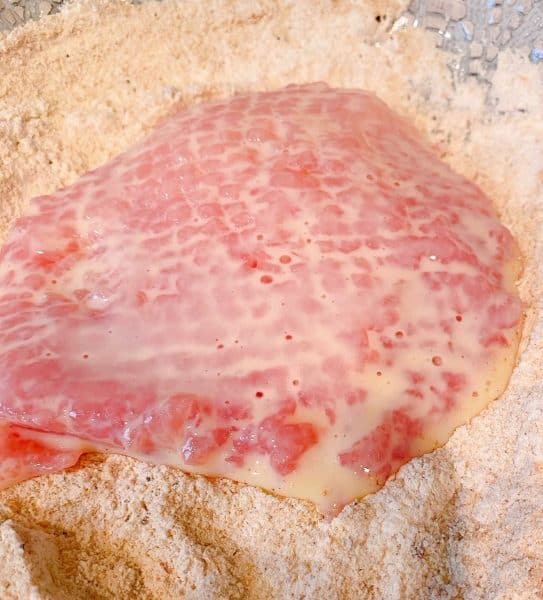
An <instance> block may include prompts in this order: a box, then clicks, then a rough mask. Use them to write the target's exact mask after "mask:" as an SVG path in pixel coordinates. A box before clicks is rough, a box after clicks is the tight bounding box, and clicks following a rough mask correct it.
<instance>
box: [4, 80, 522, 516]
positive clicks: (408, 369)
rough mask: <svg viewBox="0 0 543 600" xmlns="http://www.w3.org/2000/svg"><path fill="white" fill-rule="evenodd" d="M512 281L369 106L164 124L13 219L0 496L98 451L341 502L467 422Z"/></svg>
mask: <svg viewBox="0 0 543 600" xmlns="http://www.w3.org/2000/svg"><path fill="white" fill-rule="evenodd" d="M515 261H518V255H517V250H516V247H515V245H514V243H513V241H512V238H511V236H510V234H509V232H508V231H507V230H506V229H505V228H504V227H502V226H501V225H500V223H499V222H498V220H497V217H496V215H495V213H494V211H493V209H492V206H491V203H490V201H489V200H488V198H486V197H485V196H484V195H483V194H482V192H481V191H480V190H479V189H478V188H477V187H476V186H474V185H473V184H471V183H469V182H468V181H466V180H465V179H464V178H462V177H460V176H459V175H457V174H455V173H453V172H452V171H451V170H450V169H449V168H448V167H447V166H446V165H444V164H443V163H441V162H440V161H439V160H438V159H437V158H436V157H435V156H434V155H433V153H432V151H431V150H430V149H429V148H428V147H427V146H426V145H425V144H424V143H423V142H422V141H421V140H420V139H419V138H418V136H417V134H416V133H415V132H414V131H412V130H411V128H410V127H409V126H408V125H407V124H406V123H405V122H404V121H403V120H401V119H400V118H399V117H398V116H396V115H395V114H393V113H392V112H391V111H390V110H389V109H388V108H387V107H386V106H385V105H384V104H383V103H382V102H381V101H379V100H378V99H377V98H375V97H374V96H373V95H372V94H369V93H365V92H361V91H351V90H333V89H330V88H328V87H327V86H325V85H322V84H315V85H309V86H290V87H288V88H286V89H283V90H280V91H277V92H272V93H252V94H245V95H239V96H236V97H234V98H233V99H231V100H227V101H223V102H217V103H215V104H207V105H201V106H197V107H195V108H193V109H191V110H188V111H185V112H180V113H179V114H177V115H174V116H173V117H171V118H169V119H167V120H166V121H165V122H163V123H162V124H161V125H160V126H159V127H157V128H156V129H155V130H154V131H153V132H152V134H151V135H150V136H149V137H147V139H146V140H144V141H143V142H142V143H140V144H139V145H138V146H136V147H134V148H133V149H132V150H130V151H128V152H126V153H125V154H123V155H121V156H119V157H118V158H116V159H115V160H113V161H112V162H110V163H109V164H107V165H105V166H103V167H101V168H99V169H97V170H95V171H93V172H91V173H89V174H87V175H85V176H84V177H83V178H81V179H80V180H79V181H78V182H77V183H75V184H74V185H72V186H69V187H68V188H66V189H63V190H61V191H58V192H56V193H55V194H52V195H49V196H42V197H39V198H35V199H34V200H32V201H31V203H30V206H29V208H28V210H27V211H26V214H25V215H24V216H23V217H21V218H20V219H19V220H18V221H17V223H16V225H15V227H14V229H13V231H12V233H11V235H10V236H9V238H8V240H7V243H6V245H5V246H4V248H3V250H2V253H1V262H0V399H1V400H0V419H2V420H3V421H4V422H6V423H9V424H12V426H16V428H15V429H13V427H11V428H10V427H9V426H6V427H7V429H5V430H6V432H7V434H6V435H7V438H6V440H7V441H6V442H4V443H3V444H2V446H1V447H2V451H3V453H4V455H5V457H8V458H9V461H8V462H9V463H10V465H11V466H10V468H9V469H4V473H1V474H0V484H6V485H7V484H8V483H10V482H11V481H17V480H20V479H22V478H24V477H26V476H31V475H33V474H37V473H40V472H43V471H47V470H50V469H61V468H62V467H64V466H66V465H67V464H71V463H73V462H75V460H76V457H77V455H78V454H79V453H80V452H81V451H83V449H86V450H88V449H93V448H94V449H98V450H99V449H113V450H114V451H118V452H121V453H124V454H129V455H132V456H136V457H140V458H145V459H148V460H151V461H154V462H162V463H168V464H173V465H178V466H181V467H182V468H184V469H186V470H189V471H193V472H198V473H204V474H211V475H223V476H226V477H232V478H234V479H237V480H241V481H246V482H251V483H256V484H258V485H263V486H264V487H267V488H268V489H272V490H276V491H278V492H279V493H282V494H287V495H295V496H301V497H306V498H310V499H312V500H314V501H315V502H317V503H319V504H320V505H321V506H324V508H325V509H326V508H327V503H330V504H333V503H338V504H343V503H346V502H348V501H349V500H351V499H352V498H353V497H356V496H357V495H361V494H363V493H365V492H366V491H368V490H369V489H374V488H372V487H371V486H375V485H377V484H376V482H378V483H379V484H380V483H382V481H383V480H384V479H385V478H386V477H388V476H389V475H390V474H391V473H393V472H394V471H396V470H397V469H398V468H399V466H400V465H401V464H403V463H404V462H406V461H407V460H409V459H410V458H411V457H412V456H414V455H418V454H421V453H423V452H425V451H427V450H429V449H431V448H433V447H435V445H436V444H437V443H442V442H444V441H445V439H446V435H448V434H449V433H450V432H451V431H452V429H454V427H456V426H457V425H458V424H460V423H461V422H463V421H465V420H466V419H467V418H469V417H470V416H472V415H473V414H474V413H476V412H477V411H478V410H480V408H481V406H480V403H478V402H477V400H476V398H477V397H478V396H479V395H481V396H484V394H485V390H484V389H483V388H484V386H485V385H486V384H485V383H484V382H485V381H486V380H488V373H489V365H491V364H492V362H493V361H495V360H496V359H497V357H499V356H502V354H500V353H503V352H504V351H505V350H506V349H508V348H511V347H512V345H513V343H514V340H515V334H516V328H517V327H518V324H519V319H520V303H519V301H518V298H517V297H516V295H515V293H514V291H513V288H512V286H511V285H510V279H511V276H510V273H511V269H512V268H513V267H512V266H511V265H515V264H516V262H515ZM508 273H509V277H508ZM19 429H21V430H27V431H29V432H31V431H33V432H48V433H51V434H57V435H56V436H53V437H52V438H51V439H52V440H53V441H49V442H48V444H49V445H47V444H46V445H45V446H43V448H44V450H43V451H42V450H41V449H40V446H39V442H33V444H32V445H30V446H29V442H28V438H27V439H25V438H24V435H23V437H22V438H21V440H22V441H21V443H20V444H19V445H18V443H17V441H16V440H17V439H18V438H17V436H15V438H14V437H13V436H14V433H13V432H14V431H19ZM28 435H30V436H31V433H29V434H28ZM36 435H37V436H38V437H39V434H38V433H36ZM62 436H69V439H71V440H73V439H76V440H81V445H80V447H79V449H77V448H76V446H77V444H75V445H72V446H70V448H71V449H68V450H66V449H64V450H63V449H62V447H61V444H60V442H58V440H61V439H62ZM14 440H15V441H14ZM54 440H57V442H58V443H57V442H55V441H54ZM55 443H57V454H58V456H57V457H55V452H54V450H51V448H52V447H54V444H55ZM51 444H52V445H51ZM59 444H60V445H59ZM44 456H46V457H47V460H42V458H43V457H44ZM6 460H7V459H6V458H4V461H3V462H2V463H0V469H2V468H3V467H2V465H4V464H6ZM14 465H16V468H14ZM29 465H30V466H29ZM368 482H370V483H368ZM323 498H324V500H323Z"/></svg>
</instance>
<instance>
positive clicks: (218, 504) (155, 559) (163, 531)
mask: <svg viewBox="0 0 543 600" xmlns="http://www.w3.org/2000/svg"><path fill="white" fill-rule="evenodd" d="M376 4H378V3H376ZM376 4H375V5H373V6H374V7H375V8H374V10H375V12H373V11H371V10H369V8H368V7H369V5H368V3H365V4H364V6H365V8H363V9H362V8H356V7H353V6H352V5H351V3H349V2H341V1H340V2H334V3H332V2H324V1H322V2H319V3H315V2H310V0H304V1H302V2H298V3H297V4H296V6H295V7H292V6H289V5H287V3H283V5H282V6H283V9H282V10H280V11H278V10H277V9H275V10H272V8H273V7H274V6H276V3H275V2H263V1H262V2H247V3H243V2H235V3H234V2H227V1H222V2H214V3H212V4H211V3H206V5H207V6H204V3H196V2H184V3H180V2H169V1H167V2H166V3H163V4H161V8H160V10H158V9H157V6H156V5H154V4H147V5H144V6H142V7H132V6H128V5H126V4H117V3H112V4H85V5H79V6H78V7H74V8H72V9H71V10H70V11H69V12H68V13H67V14H65V15H64V16H59V17H51V18H48V19H46V20H44V21H42V22H40V23H39V24H36V25H34V24H33V25H29V26H27V27H26V28H24V29H21V30H18V31H16V32H14V33H12V34H10V35H9V36H7V37H6V36H5V37H4V38H0V97H1V98H2V99H3V101H2V103H1V104H0V131H1V132H2V135H1V136H0V165H1V166H0V197H1V202H2V224H3V231H4V232H5V230H6V228H7V227H8V226H9V224H10V223H11V222H12V220H13V218H14V217H15V216H16V215H18V214H19V213H20V211H21V208H22V206H23V205H24V202H25V201H26V200H28V199H29V198H30V197H31V196H33V195H36V194H39V193H47V192H50V191H53V190H54V189H56V188H58V187H60V186H62V185H65V184H67V183H69V182H72V181H74V180H75V179H76V178H77V177H78V176H79V175H80V174H82V173H83V172H85V171H86V170H88V169H89V168H91V167H94V166H97V165H98V164H100V163H103V162H105V161H106V160H107V159H109V158H111V157H112V156H114V155H115V154H117V153H118V152H119V151H121V150H122V149H124V148H125V147H127V146H128V145H129V144H131V143H132V142H134V141H135V140H136V139H138V138H140V137H141V136H142V134H143V133H144V132H145V131H147V130H148V129H149V128H150V127H151V126H152V124H153V123H154V122H155V121H156V120H157V119H158V118H159V117H160V116H162V115H163V114H165V113H166V112H168V110H170V109H171V108H172V107H173V106H174V105H175V104H178V103H180V102H185V103H191V102H193V101H197V100H198V99H201V98H209V97H214V96H217V95H218V96H225V95H228V94H230V93H232V92H234V91H236V90H242V89H272V88H276V87H280V86H282V85H285V84H287V83H290V82H294V81H295V82H306V81H313V80H326V81H327V82H328V83H330V84H332V85H346V86H357V87H365V88H369V89H371V90H374V91H375V92H377V93H378V94H379V95H380V96H381V97H382V98H383V99H384V100H385V101H386V102H387V103H388V104H389V105H390V106H392V107H393V108H394V109H396V110H397V111H399V112H400V113H401V114H404V115H406V116H408V117H410V118H412V119H413V120H414V121H415V123H416V124H417V126H418V127H419V128H420V129H421V130H422V131H423V132H425V134H426V135H427V136H428V137H429V138H430V139H431V140H432V142H434V143H435V144H436V145H437V147H438V148H439V149H440V153H441V154H442V155H443V157H444V159H445V160H447V161H448V162H450V163H451V164H452V165H453V166H454V167H455V168H456V169H457V170H459V171H461V172H462V173H464V174H466V175H468V176H469V177H472V178H474V179H475V180H476V181H477V182H478V183H479V184H480V185H481V186H482V187H483V189H484V190H485V191H486V192H487V193H488V194H490V195H491V196H492V197H493V198H494V199H495V201H496V205H497V207H498V209H499V210H500V212H501V214H502V218H503V220H504V222H505V224H506V225H508V226H509V227H510V228H511V230H512V231H513V233H514V234H515V235H516V237H517V239H518V240H519V243H520V244H521V247H522V250H523V252H524V254H525V256H526V258H527V260H526V267H525V275H524V278H523V282H522V288H521V289H522V293H523V297H524V299H525V300H526V301H531V310H530V311H529V313H528V323H529V324H530V325H531V327H532V328H531V330H528V329H527V334H526V340H525V349H524V351H523V354H522V357H521V360H520V363H519V366H518V368H517V369H516V371H515V373H514V375H513V378H512V381H511V384H510V387H509V390H508V392H506V394H505V395H504V396H503V397H502V398H501V399H500V400H499V401H497V402H496V403H494V404H493V405H492V406H491V407H490V408H489V409H488V410H486V411H485V412H484V413H483V414H482V415H481V416H480V417H477V418H476V419H474V420H473V422H472V424H471V425H469V426H466V427H462V428H461V429H459V430H458V431H457V432H456V433H455V434H454V436H453V437H452V439H451V440H450V441H449V442H448V443H447V445H446V446H445V447H444V448H443V449H441V450H438V451H436V452H434V453H433V454H431V455H429V456H427V457H424V458H422V459H419V460H415V461H412V462H411V463H410V464H408V465H407V466H406V467H404V468H402V469H401V471H400V473H399V475H398V476H397V477H396V479H395V480H393V481H389V482H388V484H387V485H386V486H385V488H384V489H383V490H381V491H380V492H379V493H377V494H375V495H374V496H371V497H368V498H366V500H364V501H360V502H357V503H354V504H352V505H350V506H349V507H347V508H346V509H345V510H344V511H343V513H342V514H341V515H340V516H339V517H338V518H336V519H335V520H334V521H332V522H326V521H322V520H321V518H320V517H319V515H318V513H317V512H316V511H315V510H314V509H313V508H312V506H311V505H309V504H306V503H304V502H301V501H296V500H284V499H279V498H275V497H273V496H271V495H268V494H266V493H264V492H261V491H260V490H258V489H256V488H252V487H248V486H243V485H238V484H234V483H231V482H228V481H222V480H218V481H210V480H206V479H203V478H199V477H191V476H185V475H183V474H182V473H181V472H180V471H178V470H175V469H168V468H165V467H151V466H149V465H146V464H144V463H141V462H137V461H134V460H130V459H127V458H123V457H118V456H110V457H107V458H105V457H102V456H97V455H92V456H88V457H86V458H85V459H83V461H82V462H81V463H80V465H79V466H78V467H76V468H74V469H71V470H70V472H68V473H65V474H59V475H53V476H48V477H41V478H38V479H35V480H33V481H30V482H27V483H25V484H20V485H18V486H16V487H14V488H12V489H10V490H7V491H5V492H2V494H0V501H1V502H2V513H3V516H4V517H5V519H6V521H5V522H4V523H3V524H2V526H1V527H0V551H1V555H2V556H3V557H5V558H4V559H3V560H2V563H1V565H0V590H1V591H0V596H1V597H2V598H25V599H26V598H54V599H58V598H157V599H158V598H160V599H164V598H165V599H167V598H179V597H181V596H184V597H185V598H196V599H200V598H206V599H207V598H221V599H222V598H249V599H260V598H262V599H265V598H266V599H267V598H302V597H304V598H311V599H313V598H338V599H339V598H364V597H368V598H373V597H375V598H380V597H387V598H406V597H407V598H408V597H432V598H459V597H463V598H504V599H505V598H538V597H541V595H542V589H543V566H542V565H543V523H542V518H541V512H540V507H541V505H542V503H543V414H542V412H543V409H542V400H541V399H542V397H543V389H542V385H541V378H542V375H543V373H542V371H543V369H542V367H541V364H540V359H539V356H540V353H541V352H542V350H543V348H542V339H543V323H542V321H541V311H542V306H541V300H540V296H541V291H542V287H543V286H542V275H541V273H540V270H541V266H540V265H541V264H542V261H543V233H542V229H543V222H542V210H543V209H542V207H543V158H542V157H543V114H542V113H543V110H542V108H541V107H543V75H542V74H541V70H538V67H537V66H535V65H531V64H530V63H529V62H528V61H527V59H526V60H525V59H523V58H521V57H516V56H514V55H513V54H506V55H503V56H502V57H501V58H500V64H499V67H498V72H497V74H496V76H495V78H494V84H493V87H492V88H491V89H484V88H481V87H478V86H477V85H476V84H472V83H470V82H467V83H465V84H462V85H456V86H455V85H453V82H452V81H451V78H450V73H449V71H448V70H447V69H446V68H445V66H444V65H445V59H446V56H444V55H441V54H439V52H438V51H436V50H434V49H433V40H431V39H428V38H427V37H425V34H422V33H420V32H409V33H397V34H395V36H394V37H392V38H387V37H386V35H385V29H386V24H385V25H384V26H383V23H377V22H376V21H375V19H374V16H375V15H376V14H378V13H379V12H380V11H381V10H382V8H383V7H382V6H376ZM382 4H383V6H386V7H387V8H386V14H387V15H388V16H389V17H390V18H392V17H393V16H394V10H393V9H392V8H391V7H390V5H386V4H385V3H382ZM396 8H397V9H398V10H399V9H400V7H396ZM127 31H129V32H130V34H129V35H127ZM375 38H378V39H379V45H378V46H372V45H369V44H368V41H371V40H372V39H375ZM45 65H48V66H47V67H46V66H45Z"/></svg>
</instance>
